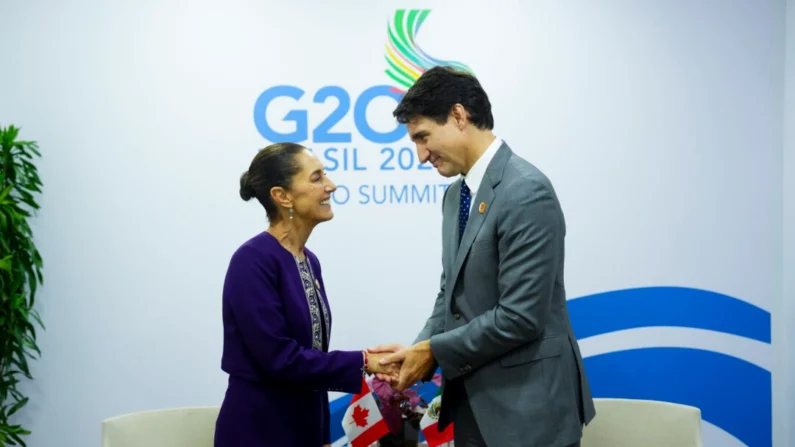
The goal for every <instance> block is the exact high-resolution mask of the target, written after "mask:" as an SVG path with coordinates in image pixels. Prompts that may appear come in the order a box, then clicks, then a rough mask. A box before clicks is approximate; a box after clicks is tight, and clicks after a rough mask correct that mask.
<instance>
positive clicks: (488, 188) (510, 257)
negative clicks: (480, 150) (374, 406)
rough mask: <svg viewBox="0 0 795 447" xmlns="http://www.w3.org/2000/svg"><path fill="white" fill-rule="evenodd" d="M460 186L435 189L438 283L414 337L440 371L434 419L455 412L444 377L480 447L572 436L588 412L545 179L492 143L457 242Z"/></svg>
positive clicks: (560, 228) (558, 229) (444, 419)
mask: <svg viewBox="0 0 795 447" xmlns="http://www.w3.org/2000/svg"><path fill="white" fill-rule="evenodd" d="M460 190H461V180H460V179H459V180H457V181H455V182H454V183H453V184H452V185H450V186H449V187H448V188H447V190H446V192H445V195H444V199H443V209H444V216H443V224H442V230H443V232H442V241H443V242H442V243H443V247H442V263H443V269H442V278H441V291H440V292H439V295H438V296H437V298H436V304H435V306H434V308H433V312H432V314H431V316H430V318H428V321H427V322H426V324H425V327H424V329H423V330H422V331H421V332H420V334H419V336H418V337H417V339H416V341H421V340H427V339H430V344H431V350H432V352H433V355H434V358H435V359H436V362H437V363H438V364H439V366H441V369H442V376H443V383H442V386H443V387H444V388H443V394H442V410H441V414H440V419H439V423H440V427H442V428H443V427H446V426H447V425H448V424H449V423H450V422H451V421H452V419H453V415H454V414H455V406H456V402H457V396H454V395H452V393H453V391H451V390H452V389H455V387H451V386H450V385H451V384H455V385H458V386H463V387H464V389H465V390H466V394H467V396H468V398H469V402H470V405H471V407H472V411H473V413H474V416H475V419H476V421H477V423H478V427H479V429H480V431H481V434H482V435H483V438H484V439H485V441H486V442H487V443H488V445H489V446H495V447H513V446H521V447H530V446H544V447H547V446H561V447H563V446H567V445H569V444H573V443H575V442H577V440H579V439H580V438H581V436H582V426H583V424H587V423H588V422H590V421H591V419H592V418H593V417H594V415H595V410H594V404H593V399H592V398H591V391H590V388H589V385H588V380H587V378H586V376H585V370H584V368H583V363H582V356H581V355H580V349H579V346H578V344H577V341H576V339H575V337H574V333H573V331H572V328H571V323H570V321H569V314H568V310H567V307H566V292H565V288H564V283H563V257H564V237H565V233H566V225H565V222H564V218H563V213H562V211H561V208H560V204H559V203H558V199H557V196H556V194H555V191H554V189H553V187H552V184H551V183H550V181H549V180H548V179H547V177H546V176H545V175H544V174H543V173H542V172H541V171H539V170H538V169H537V168H536V167H535V166H533V165H532V164H530V163H529V162H527V161H526V160H524V159H522V158H521V157H519V156H518V155H516V154H514V153H513V151H511V149H510V148H509V147H508V145H507V144H505V143H503V144H502V146H501V147H500V148H499V149H498V150H497V153H496V154H495V156H494V158H493V159H492V161H491V163H490V164H489V166H488V167H487V169H486V174H485V176H484V178H483V181H482V182H481V185H480V187H479V189H478V191H477V194H476V196H475V201H474V202H472V204H471V212H470V215H469V220H468V223H467V226H466V229H465V231H464V235H463V239H462V240H461V245H460V246H459V245H458V210H459V194H460ZM481 203H483V204H485V205H481ZM483 208H485V209H483ZM481 211H482V212H481ZM416 341H415V342H416ZM454 381H457V382H458V383H454ZM580 409H581V411H582V413H580Z"/></svg>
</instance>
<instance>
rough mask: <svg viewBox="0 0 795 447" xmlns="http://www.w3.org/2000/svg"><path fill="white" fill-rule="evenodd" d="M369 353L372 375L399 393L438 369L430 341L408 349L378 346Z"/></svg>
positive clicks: (396, 345)
mask: <svg viewBox="0 0 795 447" xmlns="http://www.w3.org/2000/svg"><path fill="white" fill-rule="evenodd" d="M367 352H368V356H367V357H368V365H367V368H368V370H369V371H370V373H371V374H375V376H376V377H378V380H381V381H384V382H387V383H389V384H390V385H391V386H392V388H393V389H395V390H397V391H403V390H405V389H406V388H409V387H411V386H412V385H414V384H415V383H417V382H419V381H420V380H422V378H423V377H426V376H428V375H429V374H430V373H431V372H432V371H433V370H434V369H435V367H436V361H435V360H434V358H433V354H432V353H431V343H430V341H429V340H424V341H421V342H418V343H417V344H415V345H412V346H408V347H406V346H403V345H401V344H399V343H391V344H386V345H378V346H375V347H373V348H369V349H368V350H367Z"/></svg>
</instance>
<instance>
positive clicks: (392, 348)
mask: <svg viewBox="0 0 795 447" xmlns="http://www.w3.org/2000/svg"><path fill="white" fill-rule="evenodd" d="M403 349H406V347H405V346H403V345H401V344H400V343H387V344H384V345H378V346H375V347H373V348H368V349H367V352H369V353H370V354H384V353H385V354H386V355H388V354H392V353H394V352H398V351H401V350H403ZM386 355H383V356H380V357H379V358H378V360H380V359H381V358H383V357H385V356H386ZM392 366H393V367H395V369H396V371H394V372H393V373H392V374H381V373H377V374H376V375H375V377H377V378H378V380H380V381H382V382H387V383H389V384H390V385H392V386H395V385H397V383H398V379H399V378H400V363H399V362H394V363H392Z"/></svg>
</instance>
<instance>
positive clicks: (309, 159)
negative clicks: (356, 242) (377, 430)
mask: <svg viewBox="0 0 795 447" xmlns="http://www.w3.org/2000/svg"><path fill="white" fill-rule="evenodd" d="M334 189H335V186H334V183H332V181H331V180H329V178H328V177H326V174H325V172H324V170H323V165H322V164H321V163H320V161H319V160H318V159H317V158H315V156H314V155H313V154H312V153H311V152H310V151H309V150H307V149H306V148H304V147H303V146H300V145H297V144H292V143H277V144H273V145H270V146H268V147H266V148H264V149H262V150H261V151H260V152H259V153H257V155H256V156H255V157H254V160H253V161H252V162H251V166H250V167H249V170H248V171H247V172H246V173H244V174H243V176H242V177H241V178H240V196H241V197H242V198H243V200H250V199H251V198H256V199H257V200H258V201H259V202H260V204H262V206H263V207H264V208H265V211H266V213H267V216H268V220H269V221H270V226H269V228H268V229H267V230H266V231H264V232H262V233H260V234H258V235H256V236H254V237H253V238H251V239H249V240H248V241H246V242H245V243H244V244H243V245H241V246H240V248H238V249H237V250H236V251H235V253H234V254H233V255H232V259H231V261H230V263H229V268H228V270H227V273H226V279H225V282H224V288H223V306H222V307H223V326H224V347H223V357H222V360H221V368H222V369H223V370H224V371H225V372H226V373H227V374H229V383H228V387H227V390H226V395H225V397H224V401H223V404H222V405H221V411H220V414H219V416H218V421H217V423H216V432H215V447H259V446H274V447H322V446H328V445H330V444H331V439H330V427H329V406H328V391H341V392H346V393H359V392H361V390H362V384H363V382H364V375H365V374H376V373H394V372H395V371H394V370H385V369H384V368H387V367H386V366H381V365H379V363H378V360H380V357H381V356H383V355H386V354H376V353H370V354H368V353H367V350H366V349H363V350H361V351H331V352H329V350H328V345H329V337H330V333H331V321H332V320H331V309H330V307H329V302H328V301H327V295H326V288H325V284H324V283H323V276H322V273H321V268H320V262H319V261H318V259H317V257H316V256H315V255H314V253H312V252H311V251H310V250H309V249H307V248H306V247H305V245H306V241H307V239H308V238H309V235H310V234H311V233H312V229H313V228H314V227H315V225H317V224H319V223H321V222H325V221H328V220H331V218H332V217H333V216H334V214H333V212H332V211H331V204H330V198H331V193H332V192H333V191H334Z"/></svg>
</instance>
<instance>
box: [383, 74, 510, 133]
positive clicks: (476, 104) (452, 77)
mask: <svg viewBox="0 0 795 447" xmlns="http://www.w3.org/2000/svg"><path fill="white" fill-rule="evenodd" d="M455 104H461V105H462V106H463V107H464V109H466V111H467V112H468V113H469V121H470V122H471V123H472V124H473V125H474V126H475V127H477V128H478V129H489V130H491V129H493V128H494V117H493V116H492V115H491V103H490V102H489V97H488V95H486V92H485V91H484V90H483V87H481V86H480V82H478V80H477V78H475V77H474V76H472V75H471V74H469V73H466V72H464V71H459V70H456V69H453V68H450V67H444V66H437V67H433V68H431V69H430V70H428V71H426V72H425V73H423V74H422V76H420V78H419V79H417V82H415V83H414V85H413V86H411V88H410V89H409V90H408V91H407V92H406V94H405V95H404V96H403V99H402V100H401V101H400V104H398V106H397V108H396V109H395V111H394V112H392V115H394V116H395V118H397V121H398V122H399V123H402V124H406V123H408V122H409V121H411V120H412V119H414V118H418V117H426V118H429V119H432V120H434V121H436V122H437V123H438V124H444V123H446V122H447V117H448V116H449V114H450V110H451V109H452V108H453V106H454V105H455Z"/></svg>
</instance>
